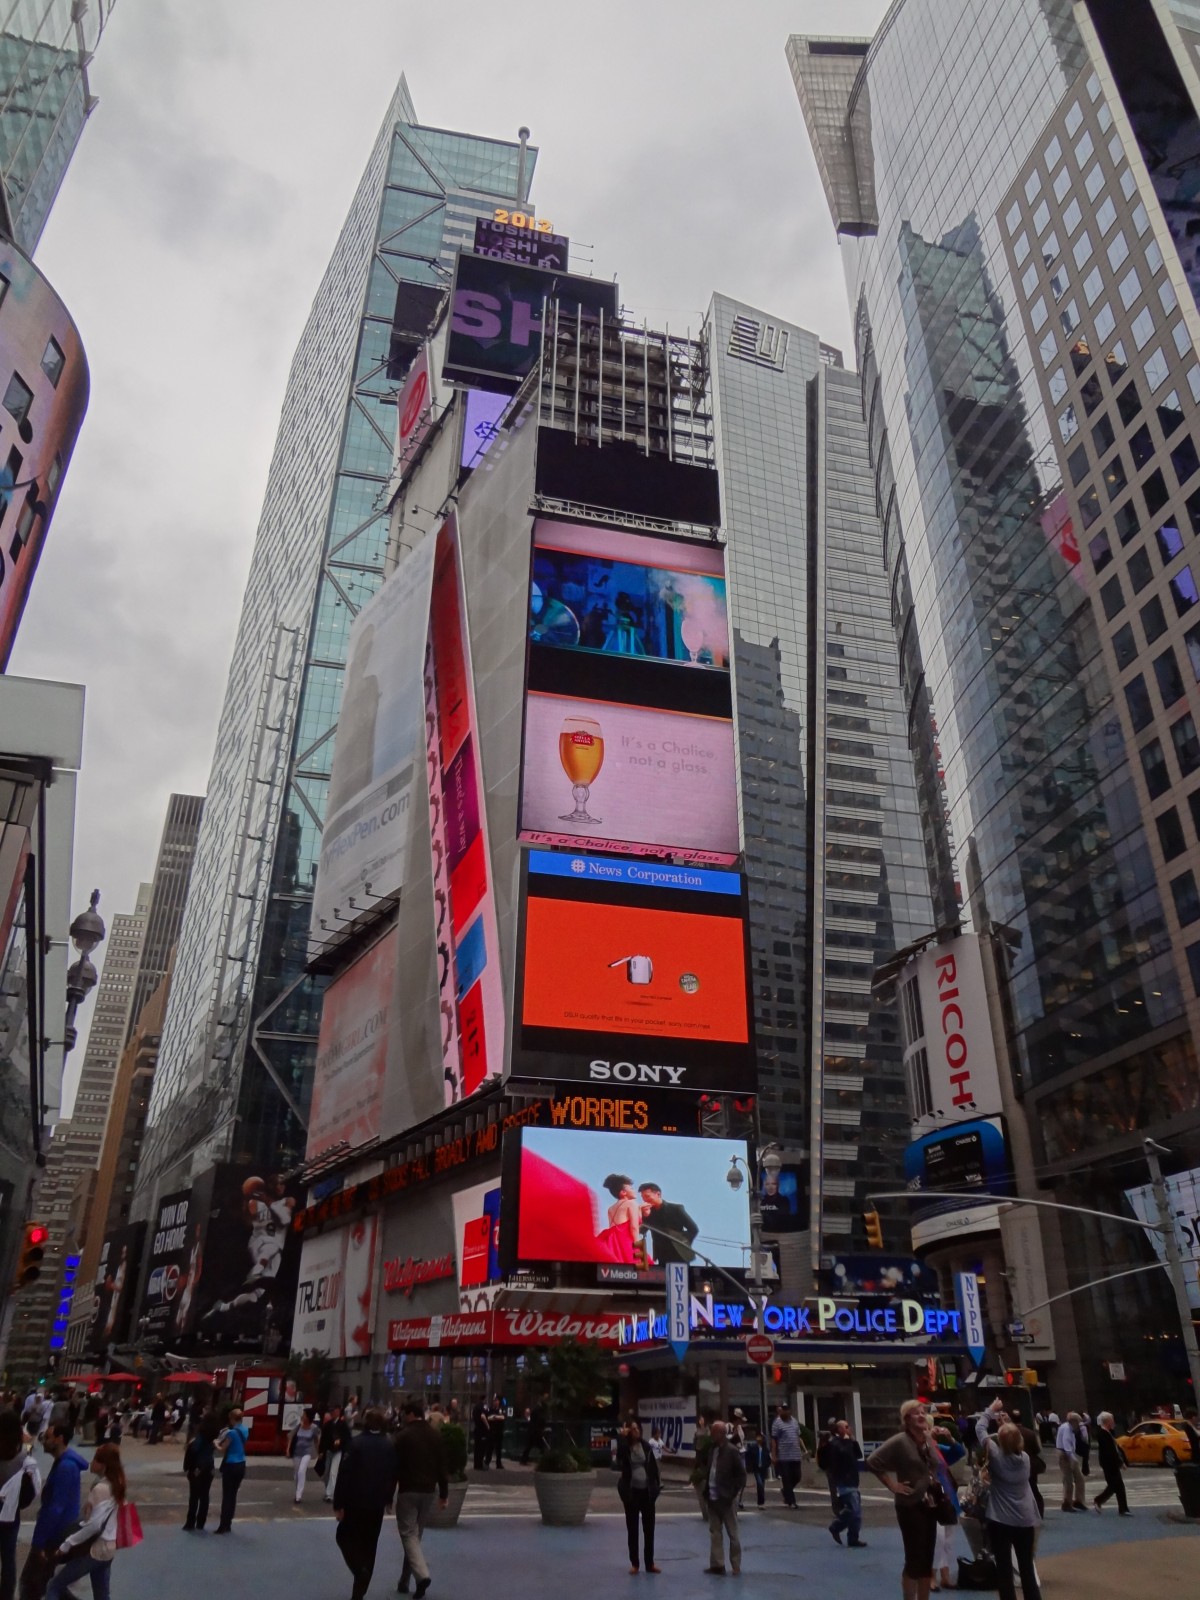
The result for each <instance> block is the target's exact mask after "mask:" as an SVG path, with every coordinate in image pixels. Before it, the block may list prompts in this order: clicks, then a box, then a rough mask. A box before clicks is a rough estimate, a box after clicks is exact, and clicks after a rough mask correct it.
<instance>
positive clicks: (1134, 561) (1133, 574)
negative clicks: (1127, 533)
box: [1128, 550, 1154, 594]
mask: <svg viewBox="0 0 1200 1600" xmlns="http://www.w3.org/2000/svg"><path fill="white" fill-rule="evenodd" d="M1128 572H1129V581H1130V583H1131V584H1132V585H1133V592H1134V594H1141V592H1142V590H1143V589H1144V588H1145V587H1146V585H1147V584H1148V583H1149V582H1150V579H1151V578H1152V577H1153V576H1154V570H1153V568H1152V567H1151V565H1150V557H1149V556H1148V555H1147V554H1146V552H1145V550H1135V551H1134V552H1133V554H1132V555H1131V556H1130V558H1129V565H1128Z"/></svg>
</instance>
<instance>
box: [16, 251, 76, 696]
mask: <svg viewBox="0 0 1200 1600" xmlns="http://www.w3.org/2000/svg"><path fill="white" fill-rule="evenodd" d="M0 368H2V369H3V372H4V374H5V378H4V381H5V382H6V383H7V385H8V387H7V389H6V391H5V395H4V404H3V407H0V671H3V670H4V668H5V667H6V666H7V665H8V658H9V655H10V654H11V652H12V646H13V640H14V638H15V637H16V632H17V626H18V624H19V623H20V620H21V613H22V611H23V610H24V608H25V601H26V599H27V598H28V595H29V586H30V584H31V583H32V582H33V575H34V572H35V571H36V569H37V564H38V558H39V557H40V555H41V553H42V546H43V545H44V544H45V542H46V534H47V531H48V529H49V527H50V519H51V518H52V516H53V515H54V507H55V505H56V503H57V500H58V491H59V486H60V485H61V483H62V479H63V474H64V473H65V472H66V470H67V467H68V465H69V463H70V460H71V454H72V452H73V450H74V449H75V441H76V439H77V438H78V437H79V430H80V428H81V427H82V426H83V418H84V413H85V412H86V411H87V404H88V392H89V387H90V382H91V380H90V378H89V376H88V365H87V357H86V356H85V355H84V351H83V344H82V342H81V341H80V338H79V330H78V329H77V328H76V326H75V324H74V322H73V321H72V320H71V317H70V315H69V313H68V311H67V308H66V306H65V305H63V303H62V301H61V300H60V299H59V297H58V295H57V294H56V293H55V292H54V290H53V289H52V288H51V287H50V284H49V283H48V282H47V280H46V279H45V278H44V277H43V276H42V274H41V273H40V272H39V271H38V269H37V268H36V267H35V266H34V265H33V263H32V262H31V261H29V260H28V259H27V258H26V257H25V256H23V255H22V254H21V252H20V250H18V249H17V247H16V245H15V244H13V243H12V241H11V240H8V241H5V242H3V243H2V244H0Z"/></svg>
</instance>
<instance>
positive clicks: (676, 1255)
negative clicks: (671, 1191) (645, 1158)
mask: <svg viewBox="0 0 1200 1600" xmlns="http://www.w3.org/2000/svg"><path fill="white" fill-rule="evenodd" d="M638 1193H639V1194H640V1195H641V1197H642V1217H643V1219H644V1220H643V1222H642V1232H643V1234H645V1233H646V1232H649V1233H650V1235H651V1239H652V1243H653V1255H654V1262H655V1265H656V1266H660V1267H661V1266H663V1265H665V1263H666V1262H668V1261H684V1262H690V1261H694V1260H695V1259H696V1252H695V1251H694V1250H693V1249H692V1240H693V1239H694V1238H695V1237H696V1235H697V1234H698V1233H699V1232H700V1229H699V1228H698V1227H697V1226H696V1224H695V1223H694V1222H693V1221H692V1219H691V1217H690V1216H689V1215H688V1213H687V1211H686V1210H685V1209H684V1208H683V1206H681V1205H677V1204H676V1203H675V1202H674V1201H673V1200H664V1199H663V1192H662V1190H661V1189H660V1188H659V1186H658V1185H657V1184H656V1183H643V1184H641V1185H640V1186H639V1188H638Z"/></svg>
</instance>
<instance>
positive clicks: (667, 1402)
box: [637, 1319, 696, 1460]
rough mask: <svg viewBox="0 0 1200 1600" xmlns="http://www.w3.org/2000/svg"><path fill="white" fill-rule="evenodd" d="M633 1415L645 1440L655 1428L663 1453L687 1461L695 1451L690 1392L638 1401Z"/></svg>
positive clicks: (694, 1404)
mask: <svg viewBox="0 0 1200 1600" xmlns="http://www.w3.org/2000/svg"><path fill="white" fill-rule="evenodd" d="M685 1320H686V1319H685ZM637 1415H638V1421H639V1422H640V1423H641V1425H642V1433H643V1435H644V1436H645V1437H646V1438H647V1439H649V1438H650V1436H651V1434H652V1433H653V1431H654V1429H655V1428H657V1429H658V1432H659V1437H660V1438H661V1439H662V1442H663V1455H664V1456H681V1457H683V1458H684V1459H686V1460H690V1459H691V1458H692V1457H693V1456H694V1455H695V1454H696V1397H695V1396H694V1395H693V1396H692V1397H691V1398H690V1399H687V1398H685V1397H684V1396H683V1395H665V1396H662V1395H660V1396H658V1397H657V1398H656V1399H653V1400H639V1401H638V1403H637Z"/></svg>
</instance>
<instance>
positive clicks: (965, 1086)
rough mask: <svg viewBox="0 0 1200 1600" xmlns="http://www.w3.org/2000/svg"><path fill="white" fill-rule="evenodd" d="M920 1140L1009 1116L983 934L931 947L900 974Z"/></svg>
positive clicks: (907, 1061)
mask: <svg viewBox="0 0 1200 1600" xmlns="http://www.w3.org/2000/svg"><path fill="white" fill-rule="evenodd" d="M898 1001H899V1009H900V1016H901V1023H902V1026H903V1030H904V1064H905V1070H906V1073H907V1079H908V1093H909V1101H910V1111H911V1115H912V1119H913V1123H914V1130H913V1131H914V1133H917V1134H922V1133H928V1132H930V1131H932V1130H933V1129H934V1128H944V1127H945V1126H946V1125H947V1123H951V1122H958V1121H962V1120H964V1119H967V1118H977V1117H996V1116H999V1115H1000V1114H1001V1112H1002V1110H1003V1106H1002V1104H1001V1100H1000V1072H999V1068H998V1066H997V1062H996V1046H995V1043H994V1041H993V1038H992V1024H991V1017H990V1016H989V1013H988V1000H987V990H986V988H985V986H984V977H983V960H982V956H981V953H980V948H979V938H978V935H977V934H973V933H966V934H961V935H960V936H959V937H958V938H956V939H951V940H949V941H948V942H947V943H945V944H937V945H931V946H930V947H929V949H927V950H924V951H923V952H922V953H921V954H920V955H919V956H917V957H916V958H915V959H914V960H912V961H910V962H909V963H908V965H907V966H906V967H905V968H904V970H903V971H902V972H901V974H900V978H899V983H898Z"/></svg>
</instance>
